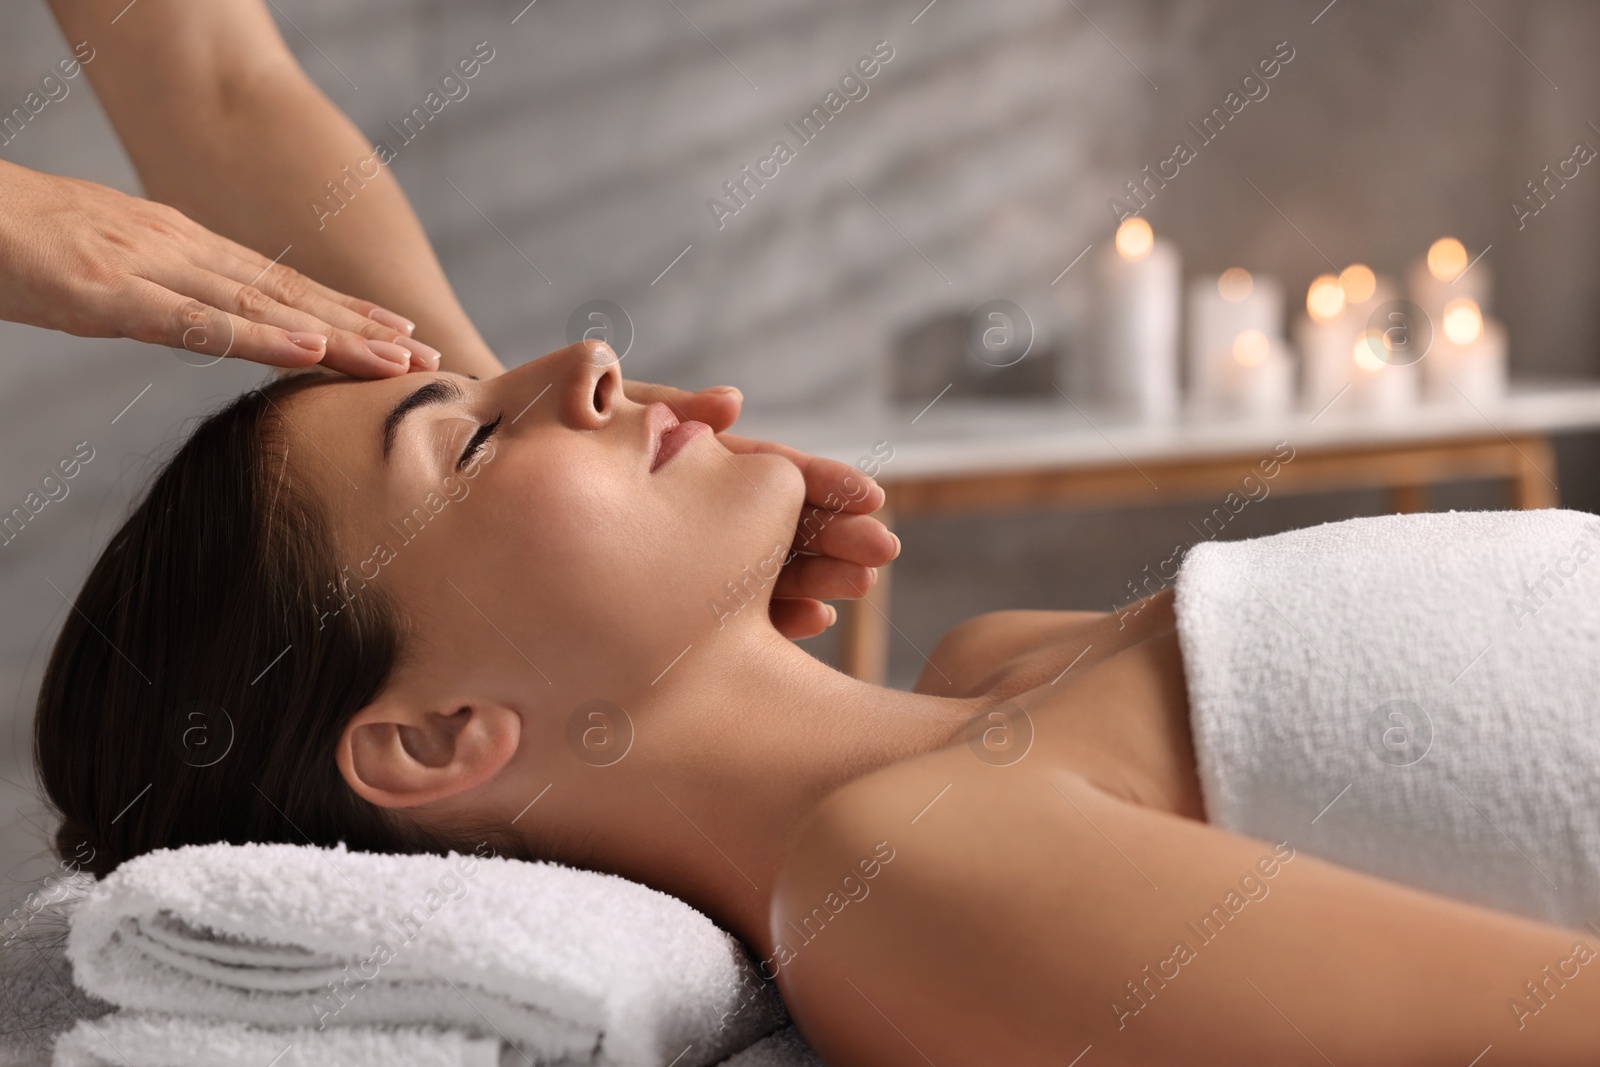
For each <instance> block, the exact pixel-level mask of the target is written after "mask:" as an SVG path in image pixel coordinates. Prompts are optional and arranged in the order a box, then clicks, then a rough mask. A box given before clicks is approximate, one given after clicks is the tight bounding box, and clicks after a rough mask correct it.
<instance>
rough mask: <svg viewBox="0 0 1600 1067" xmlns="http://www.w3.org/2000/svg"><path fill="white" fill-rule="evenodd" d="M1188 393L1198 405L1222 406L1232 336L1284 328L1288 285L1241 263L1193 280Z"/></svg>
mask: <svg viewBox="0 0 1600 1067" xmlns="http://www.w3.org/2000/svg"><path fill="white" fill-rule="evenodd" d="M1188 310H1189V329H1188V360H1187V367H1188V376H1189V382H1188V394H1189V402H1190V405H1191V406H1192V407H1194V408H1195V409H1196V410H1200V411H1207V410H1214V409H1216V408H1217V407H1218V406H1219V403H1220V401H1221V400H1222V397H1221V395H1220V392H1219V390H1220V387H1221V380H1222V378H1223V376H1226V375H1229V374H1231V373H1232V372H1231V370H1230V368H1229V366H1228V364H1229V363H1230V362H1231V361H1232V359H1233V342H1234V339H1235V338H1237V337H1238V336H1239V335H1240V334H1242V333H1246V332H1248V331H1251V330H1255V331H1259V332H1260V333H1262V334H1265V335H1266V336H1267V337H1281V336H1282V334H1283V287H1282V286H1281V285H1280V284H1279V283H1278V280H1277V279H1276V278H1271V277H1266V276H1260V277H1254V276H1252V275H1251V274H1250V272H1249V271H1247V270H1245V269H1244V268H1242V267H1231V268H1229V269H1228V270H1225V271H1223V272H1222V273H1221V274H1220V275H1217V274H1212V275H1203V276H1201V277H1198V278H1195V279H1193V280H1192V281H1191V282H1190V283H1189V301H1188Z"/></svg>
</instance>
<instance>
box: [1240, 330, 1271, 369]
mask: <svg viewBox="0 0 1600 1067" xmlns="http://www.w3.org/2000/svg"><path fill="white" fill-rule="evenodd" d="M1271 351H1272V342H1271V341H1269V340H1267V335H1266V334H1264V333H1262V332H1261V331H1260V330H1246V331H1245V332H1244V333H1241V334H1240V335H1239V336H1238V337H1235V338H1234V339H1233V361H1234V362H1235V363H1237V364H1239V366H1241V367H1259V366H1261V364H1263V363H1265V362H1266V361H1267V355H1268V353H1270V352H1271Z"/></svg>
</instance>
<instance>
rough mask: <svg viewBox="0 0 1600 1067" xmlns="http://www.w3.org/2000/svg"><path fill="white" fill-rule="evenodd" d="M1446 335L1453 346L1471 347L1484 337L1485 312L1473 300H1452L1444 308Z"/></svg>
mask: <svg viewBox="0 0 1600 1067" xmlns="http://www.w3.org/2000/svg"><path fill="white" fill-rule="evenodd" d="M1444 335H1445V336H1446V337H1448V338H1449V339H1450V343H1451V344H1456V345H1470V344H1472V343H1473V342H1474V341H1476V340H1477V339H1478V338H1479V337H1480V336H1482V335H1483V312H1482V311H1481V310H1479V308H1478V305H1477V304H1475V303H1473V302H1472V301H1471V300H1465V299H1462V300H1452V301H1450V303H1448V304H1446V305H1445V306H1444Z"/></svg>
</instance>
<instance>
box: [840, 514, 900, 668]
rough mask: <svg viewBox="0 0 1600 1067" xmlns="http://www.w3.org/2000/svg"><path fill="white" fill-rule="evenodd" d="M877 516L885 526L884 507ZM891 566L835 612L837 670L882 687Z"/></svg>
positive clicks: (885, 655)
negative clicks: (836, 619) (861, 593)
mask: <svg viewBox="0 0 1600 1067" xmlns="http://www.w3.org/2000/svg"><path fill="white" fill-rule="evenodd" d="M877 517H878V518H879V519H880V520H882V522H883V524H884V525H885V526H887V525H888V524H889V516H888V506H887V505H885V506H884V507H883V508H880V509H879V511H878V513H877ZM893 568H894V564H892V563H890V564H885V565H884V566H882V567H879V568H878V580H877V581H876V582H873V583H872V585H871V587H869V588H868V589H867V595H866V596H864V597H862V598H860V599H859V600H846V601H845V602H844V603H843V605H842V606H841V608H840V611H839V669H840V670H841V671H843V672H844V673H846V674H848V675H850V677H852V678H860V679H861V680H862V681H863V682H872V683H873V684H874V685H882V684H884V682H885V681H886V680H887V679H888V677H889V574H890V572H891V571H892V570H893Z"/></svg>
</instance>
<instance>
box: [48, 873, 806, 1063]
mask: <svg viewBox="0 0 1600 1067" xmlns="http://www.w3.org/2000/svg"><path fill="white" fill-rule="evenodd" d="M67 954H68V957H69V958H70V959H71V961H72V963H73V966H74V970H75V974H76V977H77V981H78V983H79V984H80V985H81V986H82V987H83V988H84V989H85V990H87V991H89V992H90V993H93V994H95V995H96V996H99V997H102V998H104V999H105V1000H107V1001H110V1002H111V1003H114V1004H117V1005H119V1006H121V1007H123V1008H131V1009H135V1010H138V1011H144V1012H166V1013H174V1014H179V1015H183V1016H189V1017H193V1016H200V1017H209V1018H212V1019H216V1020H224V1021H232V1022H244V1023H252V1024H256V1025H258V1026H267V1027H273V1026H276V1027H285V1026H287V1027H311V1028H313V1029H316V1030H320V1031H321V1032H323V1033H327V1032H328V1031H330V1030H332V1029H334V1028H335V1027H354V1026H369V1025H374V1024H377V1025H392V1024H431V1025H435V1026H439V1027H449V1028H455V1029H460V1030H463V1031H465V1032H466V1033H468V1034H470V1035H473V1036H476V1037H495V1038H501V1037H503V1038H504V1039H506V1040H508V1041H512V1042H515V1043H517V1044H518V1045H519V1046H520V1047H521V1048H522V1049H523V1050H524V1051H525V1052H527V1053H529V1054H531V1055H534V1056H538V1057H543V1058H546V1059H550V1060H559V1059H561V1058H562V1057H570V1058H573V1059H576V1060H579V1061H581V1062H584V1063H595V1064H617V1065H632V1064H639V1065H645V1064H650V1065H659V1064H664V1063H668V1062H673V1061H674V1059H675V1058H676V1064H677V1067H691V1065H703V1064H709V1063H714V1062H716V1061H717V1060H719V1059H721V1058H723V1057H724V1056H726V1055H727V1054H729V1053H730V1052H732V1051H735V1050H738V1049H743V1048H745V1047H747V1046H748V1045H750V1044H751V1043H752V1042H754V1041H755V1040H756V1039H758V1038H759V1037H761V1036H762V1035H764V1034H767V1033H770V1032H771V1031H772V1030H774V1029H775V1028H777V1027H778V1026H779V1025H781V1024H782V1022H783V1021H784V1018H785V1016H784V1012H783V1008H782V1004H781V1002H780V1001H779V999H778V997H777V993H776V991H775V990H774V989H773V987H772V986H771V984H770V983H768V982H764V981H763V980H762V979H761V978H760V977H759V975H758V974H757V973H756V971H755V968H754V967H753V965H752V962H751V960H750V958H749V956H748V954H747V953H746V952H745V950H744V948H743V947H742V946H741V945H740V943H739V942H738V941H737V940H736V939H735V938H734V937H733V936H732V935H730V934H728V933H727V932H726V931H724V930H722V929H720V928H718V927H717V926H716V925H715V924H714V923H712V922H711V920H710V919H708V918H707V917H706V916H704V915H703V914H701V913H700V912H698V911H696V910H695V909H694V908H692V907H690V906H689V905H687V904H685V903H684V902H682V901H680V900H678V899H676V898H674V897H671V896H668V895H666V894H664V893H660V892H657V891H656V890H653V889H650V888H649V887H647V886H643V885H640V884H638V883H636V882H631V881H628V880H626V879H623V878H619V877H616V876H614V875H608V874H598V873H595V872H590V871H580V870H575V869H572V868H569V867H564V866H561V865H558V864H551V863H528V862H523V861H520V860H509V859H502V858H498V857H489V858H480V857H477V856H463V855H456V854H451V855H450V856H433V855H387V854H375V853H364V852H350V851H347V850H346V849H345V848H344V847H343V846H340V847H337V848H334V849H321V848H313V847H310V846H298V845H226V844H212V845H193V846H188V847H185V848H179V849H163V850H159V851H156V852H152V853H148V854H146V855H143V856H139V857H136V858H135V859H132V860H130V861H128V862H127V863H124V864H123V865H122V866H120V867H119V868H117V870H115V871H114V872H112V873H111V874H110V875H109V876H107V877H106V878H105V879H103V880H101V882H100V883H99V884H97V885H96V886H95V887H94V888H93V889H92V890H90V892H89V893H88V895H87V896H86V897H85V898H84V899H83V901H82V902H81V903H80V904H79V905H78V906H77V908H76V910H75V911H74V912H73V915H72V921H71V932H70V934H69V937H68V943H67ZM129 1025H133V1024H131V1023H130V1024H129ZM281 1047H282V1046H281V1045H280V1046H279V1048H281ZM274 1051H276V1050H274ZM269 1058H270V1057H269Z"/></svg>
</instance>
